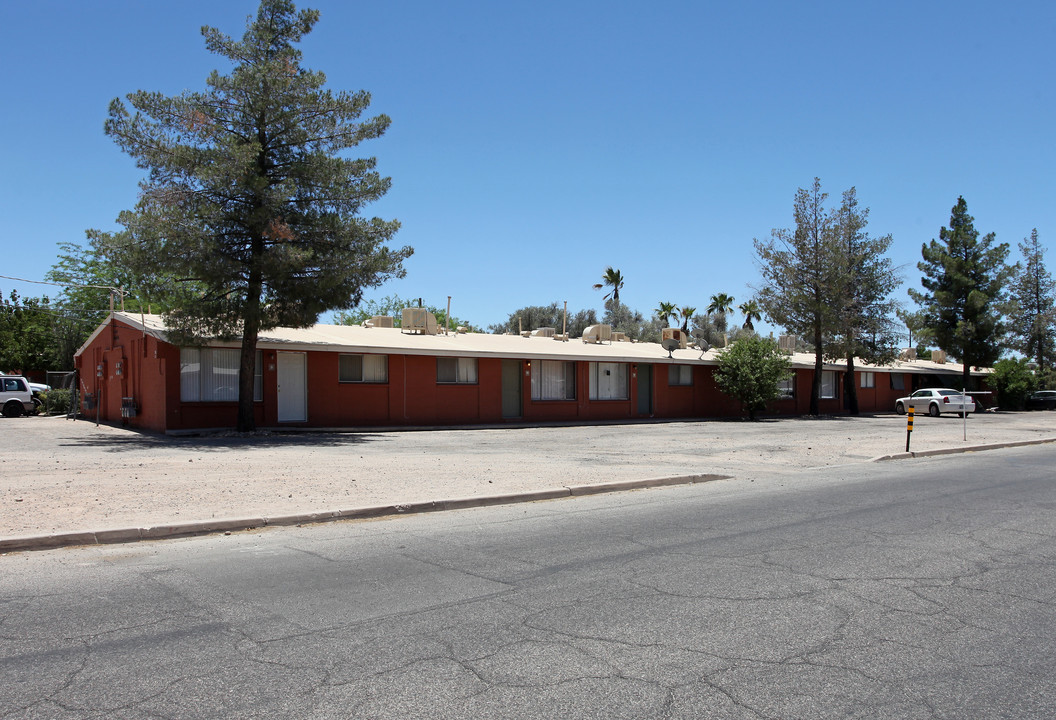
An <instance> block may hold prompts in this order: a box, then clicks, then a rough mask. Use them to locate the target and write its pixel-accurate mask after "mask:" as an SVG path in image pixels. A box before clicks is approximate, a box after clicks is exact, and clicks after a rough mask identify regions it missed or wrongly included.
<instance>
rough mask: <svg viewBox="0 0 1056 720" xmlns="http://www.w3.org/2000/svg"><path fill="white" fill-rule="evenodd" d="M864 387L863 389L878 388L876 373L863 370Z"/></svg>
mask: <svg viewBox="0 0 1056 720" xmlns="http://www.w3.org/2000/svg"><path fill="white" fill-rule="evenodd" d="M862 387H863V388H875V387H876V373H875V372H872V371H869V370H863V371H862Z"/></svg>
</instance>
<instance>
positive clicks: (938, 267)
mask: <svg viewBox="0 0 1056 720" xmlns="http://www.w3.org/2000/svg"><path fill="white" fill-rule="evenodd" d="M995 239H996V238H995V235H994V233H989V234H987V235H985V236H983V238H982V239H981V240H980V239H979V231H977V230H976V229H975V219H974V218H973V217H972V216H971V215H969V214H968V203H966V202H965V200H964V198H963V197H959V198H957V204H956V205H954V206H953V210H952V212H951V214H950V226H949V227H948V228H947V227H943V228H941V229H940V230H939V239H938V240H932V241H931V242H930V243H926V244H924V245H923V246H922V247H921V255H922V256H923V258H924V259H923V261H922V262H920V263H918V264H917V267H918V268H919V269H920V271H921V272H922V273H924V276H923V277H922V278H921V281H920V282H921V285H923V286H924V289H925V290H926V292H921V291H919V290H915V289H910V291H909V294H910V296H911V297H912V298H913V299H914V300H916V302H917V303H918V304H919V305H920V306H921V309H922V310H923V311H924V313H925V315H926V316H927V318H928V325H929V326H930V327H931V329H932V331H933V332H934V338H935V344H936V345H937V346H938V347H939V349H940V350H944V351H946V352H947V353H948V354H949V355H950V356H952V357H954V358H956V359H957V360H958V361H960V362H961V364H962V365H963V366H964V370H963V373H962V379H961V381H962V384H963V386H964V387H968V386H969V383H968V381H969V379H970V378H971V370H972V367H973V366H976V367H979V366H990V365H993V364H994V363H995V362H996V361H997V359H998V358H999V357H1001V343H1002V340H1003V339H1004V334H1005V326H1004V323H1003V322H1002V314H1001V306H1002V303H1003V302H1004V300H1005V290H1004V286H1005V282H1006V280H1007V279H1008V275H1009V272H1010V268H1009V267H1008V266H1007V265H1006V264H1005V260H1006V259H1007V258H1008V243H1000V244H996V243H995Z"/></svg>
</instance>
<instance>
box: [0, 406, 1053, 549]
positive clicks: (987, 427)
mask: <svg viewBox="0 0 1056 720" xmlns="http://www.w3.org/2000/svg"><path fill="white" fill-rule="evenodd" d="M963 432H964V426H963V425H962V421H961V420H960V419H959V418H956V417H954V416H949V417H940V418H929V417H922V418H917V420H916V429H915V431H914V433H913V437H912V447H911V449H912V450H914V451H929V450H942V449H955V448H966V447H970V446H976V445H986V444H994V443H1008V442H1017V441H1024V440H1040V439H1056V412H1033V413H1027V412H1024V413H994V414H978V415H973V416H971V417H970V418H969V419H968V423H967V440H965V439H964V435H963ZM905 445H906V419H905V418H904V417H900V416H896V415H894V414H889V415H888V414H885V415H875V416H862V417H856V418H851V417H827V418H815V419H812V418H786V419H776V420H775V419H768V420H763V421H760V422H755V423H751V422H746V421H736V420H734V421H731V420H722V421H701V422H665V423H635V424H625V425H591V426H572V427H568V426H561V427H556V426H554V427H534V428H499V429H491V428H474V429H450V430H423V431H399V432H389V431H386V432H374V431H363V432H348V433H319V432H309V433H275V434H262V435H255V436H249V437H244V436H236V435H234V434H229V435H213V436H204V437H167V436H159V435H150V434H142V433H138V432H133V431H130V430H127V429H123V428H120V427H111V426H106V425H103V426H99V427H97V426H96V425H95V424H94V423H92V422H90V421H84V420H77V421H74V420H67V419H65V418H63V417H57V418H56V417H25V418H14V419H6V418H0V447H2V449H3V461H2V464H0V537H13V536H25V535H42V534H47V533H52V532H64V531H74V530H92V531H96V530H104V529H109V528H122V527H134V526H138V527H147V526H151V525H158V524H164V523H171V522H185V521H193V520H210V519H215V518H240V517H253V516H264V517H268V516H272V517H273V516H277V515H286V514H293V513H301V512H326V511H333V510H340V509H347V508H354V507H361V506H367V505H381V504H391V503H404V502H417V501H423V500H436V499H451V498H462V497H470V496H478V495H496V494H504V493H515V492H522V491H525V490H538V489H543V488H552V487H561V486H565V485H581V484H589V483H598V482H605V481H613V480H635V479H646V478H658V477H668V476H677V475H689V474H703V473H711V474H721V475H729V476H732V477H734V478H736V479H739V480H753V481H754V480H762V479H768V478H785V477H788V476H790V475H795V474H796V473H801V472H803V471H805V470H808V469H809V468H812V467H819V466H830V465H848V473H853V472H860V468H861V465H858V469H856V468H855V466H854V464H855V463H862V462H864V461H868V460H870V459H871V458H875V457H877V456H883V455H890V454H897V453H901V452H903V451H904V450H905ZM900 462H912V460H903V461H900Z"/></svg>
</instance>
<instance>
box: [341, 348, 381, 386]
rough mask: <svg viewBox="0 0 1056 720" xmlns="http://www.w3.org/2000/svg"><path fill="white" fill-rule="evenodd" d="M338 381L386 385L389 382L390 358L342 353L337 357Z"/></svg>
mask: <svg viewBox="0 0 1056 720" xmlns="http://www.w3.org/2000/svg"><path fill="white" fill-rule="evenodd" d="M357 366H358V367H357ZM337 381H338V382H339V383H368V384H370V383H372V384H381V385H384V384H385V383H387V382H388V381H389V356H388V355H357V354H353V353H342V354H340V355H338V356H337Z"/></svg>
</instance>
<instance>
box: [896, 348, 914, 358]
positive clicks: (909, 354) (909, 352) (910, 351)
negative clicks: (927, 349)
mask: <svg viewBox="0 0 1056 720" xmlns="http://www.w3.org/2000/svg"><path fill="white" fill-rule="evenodd" d="M898 357H899V358H900V359H902V360H916V359H917V349H916V348H906V349H905V350H903V351H902V352H900V353H899V354H898Z"/></svg>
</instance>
